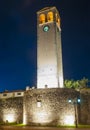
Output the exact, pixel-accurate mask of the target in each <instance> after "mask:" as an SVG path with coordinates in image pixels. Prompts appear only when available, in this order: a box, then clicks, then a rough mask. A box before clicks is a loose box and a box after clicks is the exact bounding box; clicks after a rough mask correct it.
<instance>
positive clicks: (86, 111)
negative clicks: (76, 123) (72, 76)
mask: <svg viewBox="0 0 90 130" xmlns="http://www.w3.org/2000/svg"><path fill="white" fill-rule="evenodd" d="M80 123H81V124H89V125H90V89H85V90H84V89H83V90H81V107H80Z"/></svg>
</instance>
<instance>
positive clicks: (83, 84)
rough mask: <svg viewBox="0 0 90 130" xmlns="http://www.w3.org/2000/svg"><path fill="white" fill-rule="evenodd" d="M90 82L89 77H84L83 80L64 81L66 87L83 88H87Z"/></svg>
mask: <svg viewBox="0 0 90 130" xmlns="http://www.w3.org/2000/svg"><path fill="white" fill-rule="evenodd" d="M89 82H90V80H89V79H87V78H85V77H84V78H82V79H81V80H76V81H75V80H73V79H71V80H65V81H64V86H65V87H66V88H74V89H82V88H87V87H88V83H89Z"/></svg>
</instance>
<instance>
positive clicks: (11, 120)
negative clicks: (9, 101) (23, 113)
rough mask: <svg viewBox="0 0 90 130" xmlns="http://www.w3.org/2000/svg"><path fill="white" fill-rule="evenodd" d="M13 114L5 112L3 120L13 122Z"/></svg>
mask: <svg viewBox="0 0 90 130" xmlns="http://www.w3.org/2000/svg"><path fill="white" fill-rule="evenodd" d="M14 117H15V115H14V114H5V115H4V121H5V122H6V121H8V122H14V121H15V118H14Z"/></svg>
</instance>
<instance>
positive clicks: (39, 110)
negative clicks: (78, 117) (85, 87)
mask: <svg viewBox="0 0 90 130" xmlns="http://www.w3.org/2000/svg"><path fill="white" fill-rule="evenodd" d="M78 96H79V92H77V91H75V90H73V89H66V88H53V89H50V88H47V89H32V90H29V91H26V92H25V95H24V115H23V117H24V123H25V124H29V125H67V124H74V123H75V109H74V104H73V103H69V102H68V99H72V101H75V100H76V97H78ZM78 108H79V107H78ZM77 111H78V110H77Z"/></svg>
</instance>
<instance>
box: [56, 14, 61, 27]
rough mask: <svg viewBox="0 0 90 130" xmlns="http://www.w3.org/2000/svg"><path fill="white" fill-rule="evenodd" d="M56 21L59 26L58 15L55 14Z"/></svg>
mask: <svg viewBox="0 0 90 130" xmlns="http://www.w3.org/2000/svg"><path fill="white" fill-rule="evenodd" d="M56 22H57V23H58V25H59V26H60V18H59V17H58V15H57V14H56Z"/></svg>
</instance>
